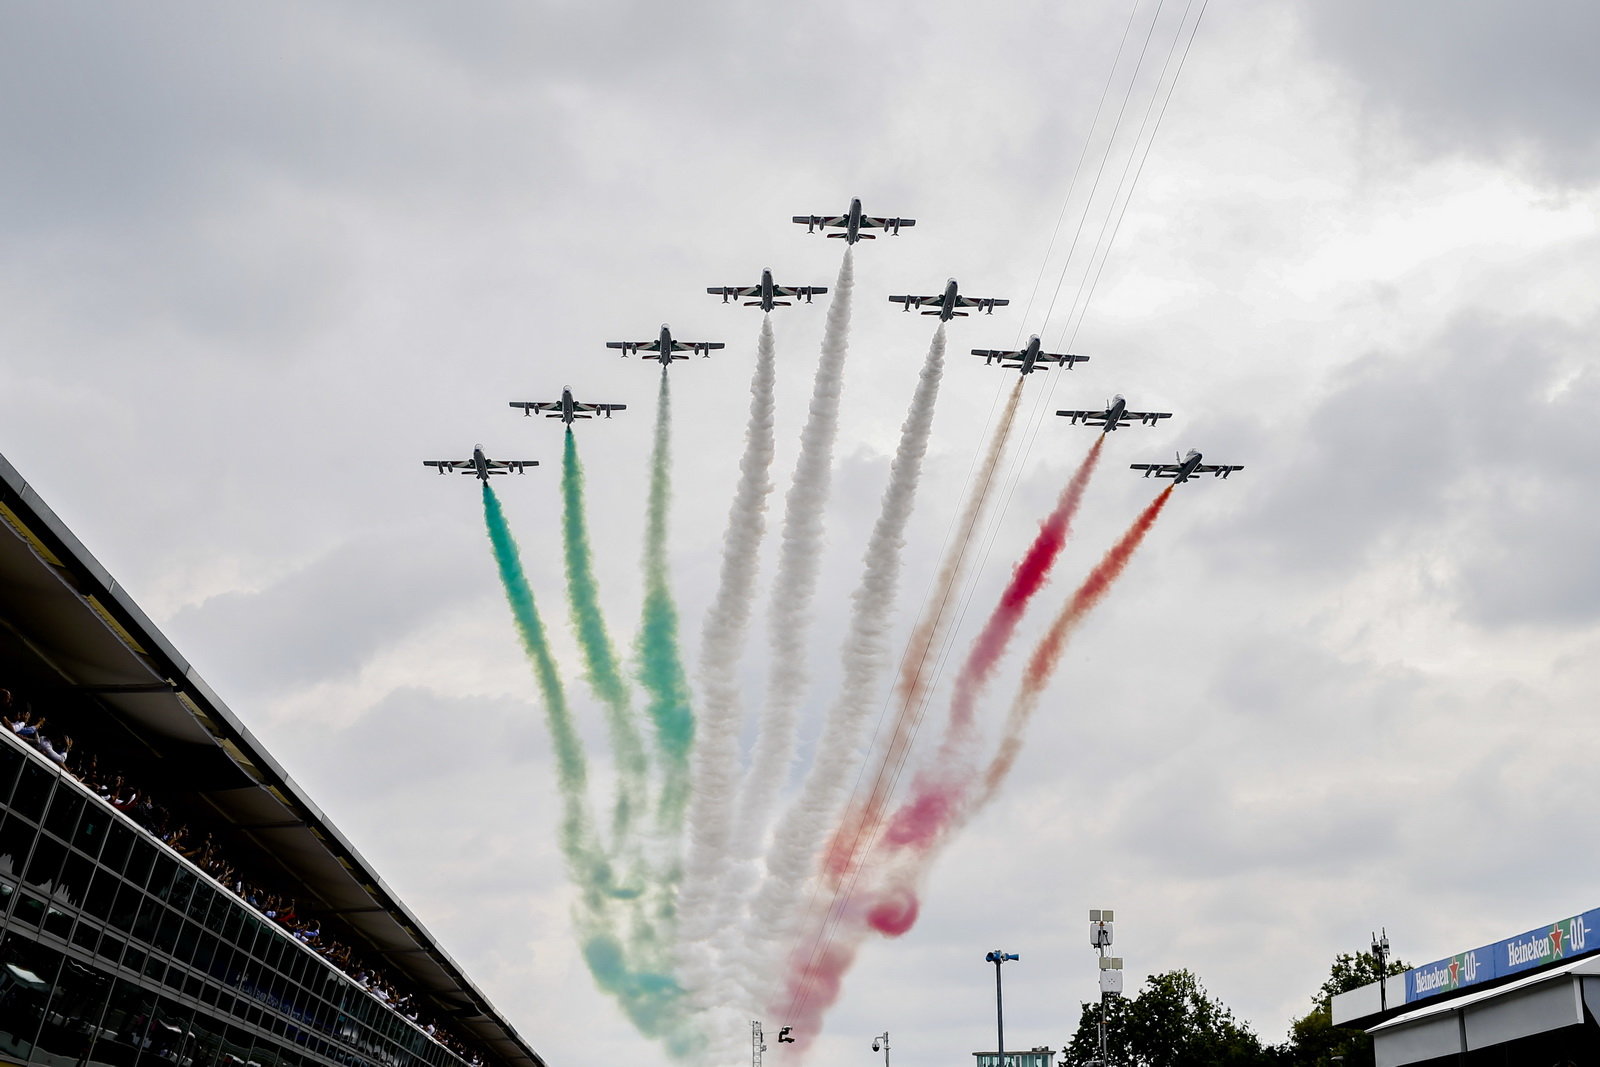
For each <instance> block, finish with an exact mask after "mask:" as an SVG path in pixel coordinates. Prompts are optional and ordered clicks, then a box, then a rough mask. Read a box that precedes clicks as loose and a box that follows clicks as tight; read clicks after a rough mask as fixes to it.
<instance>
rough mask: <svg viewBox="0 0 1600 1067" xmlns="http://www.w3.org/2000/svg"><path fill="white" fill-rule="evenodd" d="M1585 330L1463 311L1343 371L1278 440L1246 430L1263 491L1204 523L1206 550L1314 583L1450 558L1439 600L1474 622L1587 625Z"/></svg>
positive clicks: (1595, 392)
mask: <svg viewBox="0 0 1600 1067" xmlns="http://www.w3.org/2000/svg"><path fill="white" fill-rule="evenodd" d="M1592 328H1593V327H1592V326H1590V327H1581V328H1575V327H1572V326H1569V325H1567V324H1565V323H1561V322H1556V321H1551V320H1541V319H1529V318H1520V319H1507V318H1501V317H1496V316H1493V315H1490V314H1486V313H1482V312H1468V313H1465V314H1463V315H1461V316H1460V317H1458V318H1457V319H1456V320H1455V321H1454V322H1453V323H1451V324H1450V325H1449V326H1448V327H1447V328H1445V329H1444V330H1443V331H1442V332H1441V333H1440V334H1439V335H1437V336H1436V337H1434V338H1431V339H1429V340H1428V341H1426V342H1425V343H1423V344H1421V345H1419V346H1418V347H1417V348H1416V349H1414V350H1408V351H1401V352H1384V353H1372V354H1369V355H1368V356H1366V357H1364V358H1362V359H1360V360H1357V361H1356V362H1355V363H1353V364H1351V365H1350V366H1349V367H1348V368H1346V369H1344V370H1342V371H1341V372H1339V375H1338V378H1337V385H1336V387H1335V389H1334V390H1333V392H1332V393H1330V394H1329V395H1328V396H1327V397H1326V398H1325V399H1324V400H1323V401H1322V402H1321V403H1320V404H1319V405H1318V406H1317V407H1316V409H1315V410H1314V411H1313V412H1312V413H1311V414H1310V416H1309V418H1307V419H1306V420H1305V422H1304V423H1303V424H1302V425H1300V426H1298V427H1296V428H1294V429H1293V430H1292V431H1289V434H1290V435H1289V436H1288V437H1287V438H1286V437H1285V435H1284V433H1283V432H1281V431H1279V430H1277V429H1274V430H1273V431H1271V432H1270V433H1269V432H1268V431H1267V430H1266V428H1265V427H1261V429H1260V437H1259V439H1258V441H1257V442H1256V446H1257V447H1256V449H1255V451H1256V452H1257V454H1260V455H1263V456H1267V457H1271V458H1272V460H1273V462H1272V463H1271V465H1270V466H1268V467H1266V468H1265V469H1262V470H1261V471H1260V476H1261V477H1263V478H1266V479H1268V480H1269V482H1268V488H1267V491H1266V492H1263V493H1259V494H1256V495H1255V496H1254V497H1253V498H1252V499H1253V506H1252V507H1250V508H1248V509H1246V510H1244V511H1242V512H1240V513H1238V514H1236V515H1235V516H1233V517H1231V518H1230V519H1229V520H1227V521H1226V522H1224V523H1222V524H1219V528H1218V531H1217V532H1218V533H1220V534H1221V535H1222V540H1223V542H1224V543H1225V547H1223V548H1221V549H1220V551H1221V552H1222V553H1223V555H1225V556H1228V557H1231V558H1233V559H1234V560H1235V562H1242V561H1243V559H1244V558H1245V557H1246V556H1248V557H1250V558H1251V559H1252V560H1264V561H1267V562H1269V563H1273V564H1275V565H1277V566H1279V567H1282V568H1288V569H1293V570H1296V571H1299V572H1302V573H1315V572H1318V571H1321V572H1323V573H1325V574H1336V573H1339V572H1344V571H1348V570H1349V569H1351V568H1353V567H1356V566H1358V565H1359V564H1361V563H1363V562H1366V561H1370V560H1372V559H1373V558H1374V557H1375V556H1376V555H1379V554H1383V553H1390V554H1400V555H1402V556H1405V555H1411V554H1421V555H1423V556H1428V557H1437V556H1441V555H1450V556H1453V557H1454V558H1456V559H1457V560H1459V566H1458V567H1457V568H1456V569H1455V570H1454V571H1453V573H1452V574H1451V575H1450V576H1448V577H1447V578H1445V579H1443V580H1444V581H1445V585H1446V589H1447V590H1448V592H1449V593H1450V594H1451V595H1452V596H1454V597H1455V598H1456V599H1457V600H1458V602H1459V603H1460V604H1461V606H1462V607H1463V609H1464V610H1466V611H1467V612H1468V613H1469V614H1470V615H1471V616H1472V617H1473V618H1474V619H1475V620H1476V621H1478V622H1480V623H1484V624H1494V623H1507V622H1523V621H1534V622H1538V621H1543V622H1553V621H1569V620H1593V619H1595V618H1597V617H1600V569H1597V566H1596V564H1595V563H1594V562H1593V559H1592V553H1589V552H1586V551H1584V549H1583V546H1584V545H1585V544H1592V543H1593V541H1594V540H1595V539H1596V538H1597V537H1600V513H1597V512H1596V510H1595V508H1594V507H1593V504H1592V500H1591V499H1590V497H1589V494H1587V493H1586V492H1585V491H1584V486H1585V485H1586V484H1588V482H1589V475H1588V474H1587V470H1586V465H1587V460H1586V459H1585V456H1586V455H1587V454H1588V453H1589V452H1590V451H1591V450H1592V430H1591V428H1590V425H1591V424H1590V421H1589V420H1590V412H1592V411H1593V410H1594V405H1595V404H1596V402H1597V401H1600V376H1597V375H1596V374H1595V373H1594V372H1593V371H1592V369H1590V367H1589V366H1588V360H1589V358H1590V353H1591V351H1592V342H1591V340H1590V338H1591V336H1592V333H1591V331H1592Z"/></svg>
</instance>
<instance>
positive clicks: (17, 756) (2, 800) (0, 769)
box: [0, 745, 27, 806]
mask: <svg viewBox="0 0 1600 1067" xmlns="http://www.w3.org/2000/svg"><path fill="white" fill-rule="evenodd" d="M25 759H27V757H26V756H24V755H23V754H22V753H20V752H18V751H17V750H16V749H15V748H12V747H11V746H10V745H0V806H4V805H6V803H7V802H8V801H10V799H11V786H12V785H13V784H14V783H15V782H16V780H17V771H18V770H20V769H21V768H22V763H23V761H24V760H25Z"/></svg>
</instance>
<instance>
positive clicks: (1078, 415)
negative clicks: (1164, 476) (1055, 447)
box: [1056, 409, 1149, 467]
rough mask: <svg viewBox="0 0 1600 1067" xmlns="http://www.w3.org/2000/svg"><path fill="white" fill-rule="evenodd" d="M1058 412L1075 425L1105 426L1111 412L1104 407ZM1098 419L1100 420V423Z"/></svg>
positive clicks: (1136, 465)
mask: <svg viewBox="0 0 1600 1067" xmlns="http://www.w3.org/2000/svg"><path fill="white" fill-rule="evenodd" d="M1056 414H1057V415H1060V416H1061V417H1062V418H1065V419H1071V420H1072V424H1073V425H1074V426H1076V425H1077V424H1078V423H1080V422H1081V423H1084V424H1085V425H1087V426H1094V425H1097V424H1098V425H1102V426H1103V425H1105V421H1106V416H1107V415H1108V414H1110V412H1107V411H1105V410H1103V409H1102V410H1100V411H1058V412H1056ZM1096 420H1098V423H1097V422H1096ZM1134 466H1135V467H1138V466H1140V464H1137V463H1135V464H1134ZM1144 466H1149V464H1144Z"/></svg>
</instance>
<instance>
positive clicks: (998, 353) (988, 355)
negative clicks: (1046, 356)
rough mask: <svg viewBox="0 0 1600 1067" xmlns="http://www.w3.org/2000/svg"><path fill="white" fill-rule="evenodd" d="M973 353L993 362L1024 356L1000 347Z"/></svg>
mask: <svg viewBox="0 0 1600 1067" xmlns="http://www.w3.org/2000/svg"><path fill="white" fill-rule="evenodd" d="M889 299H890V300H893V299H894V297H890V298H889ZM972 354H973V355H975V356H982V357H983V361H984V362H985V363H993V362H994V361H995V360H997V359H1017V360H1020V359H1021V358H1022V353H1021V352H1007V351H1005V350H1004V349H999V348H974V349H973V350H972Z"/></svg>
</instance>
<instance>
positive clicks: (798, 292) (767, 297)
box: [706, 267, 828, 311]
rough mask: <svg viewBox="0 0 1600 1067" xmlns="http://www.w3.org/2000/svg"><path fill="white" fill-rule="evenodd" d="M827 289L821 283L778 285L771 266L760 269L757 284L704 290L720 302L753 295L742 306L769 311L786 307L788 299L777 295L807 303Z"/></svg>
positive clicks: (713, 287)
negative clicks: (792, 297)
mask: <svg viewBox="0 0 1600 1067" xmlns="http://www.w3.org/2000/svg"><path fill="white" fill-rule="evenodd" d="M827 291H828V289H827V287H826V286H822V285H802V286H800V287H799V288H797V289H791V288H790V287H788V286H786V285H778V284H776V283H775V282H774V281H773V280H772V268H771V267H766V268H763V269H762V271H761V282H760V284H758V285H745V286H739V285H732V286H720V285H718V286H712V287H711V288H709V289H707V290H706V292H708V293H710V294H711V295H712V296H720V297H722V302H723V303H724V304H726V303H727V302H728V298H729V297H745V296H753V297H755V298H756V299H754V300H746V301H745V302H744V306H745V307H747V308H753V307H759V308H760V309H761V310H762V311H771V310H772V309H773V308H775V307H777V308H786V307H788V306H789V301H787V300H779V299H778V297H780V296H795V297H801V298H803V299H804V300H805V302H806V303H808V304H809V303H811V298H812V297H813V296H821V295H822V294H823V293H826V292H827Z"/></svg>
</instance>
